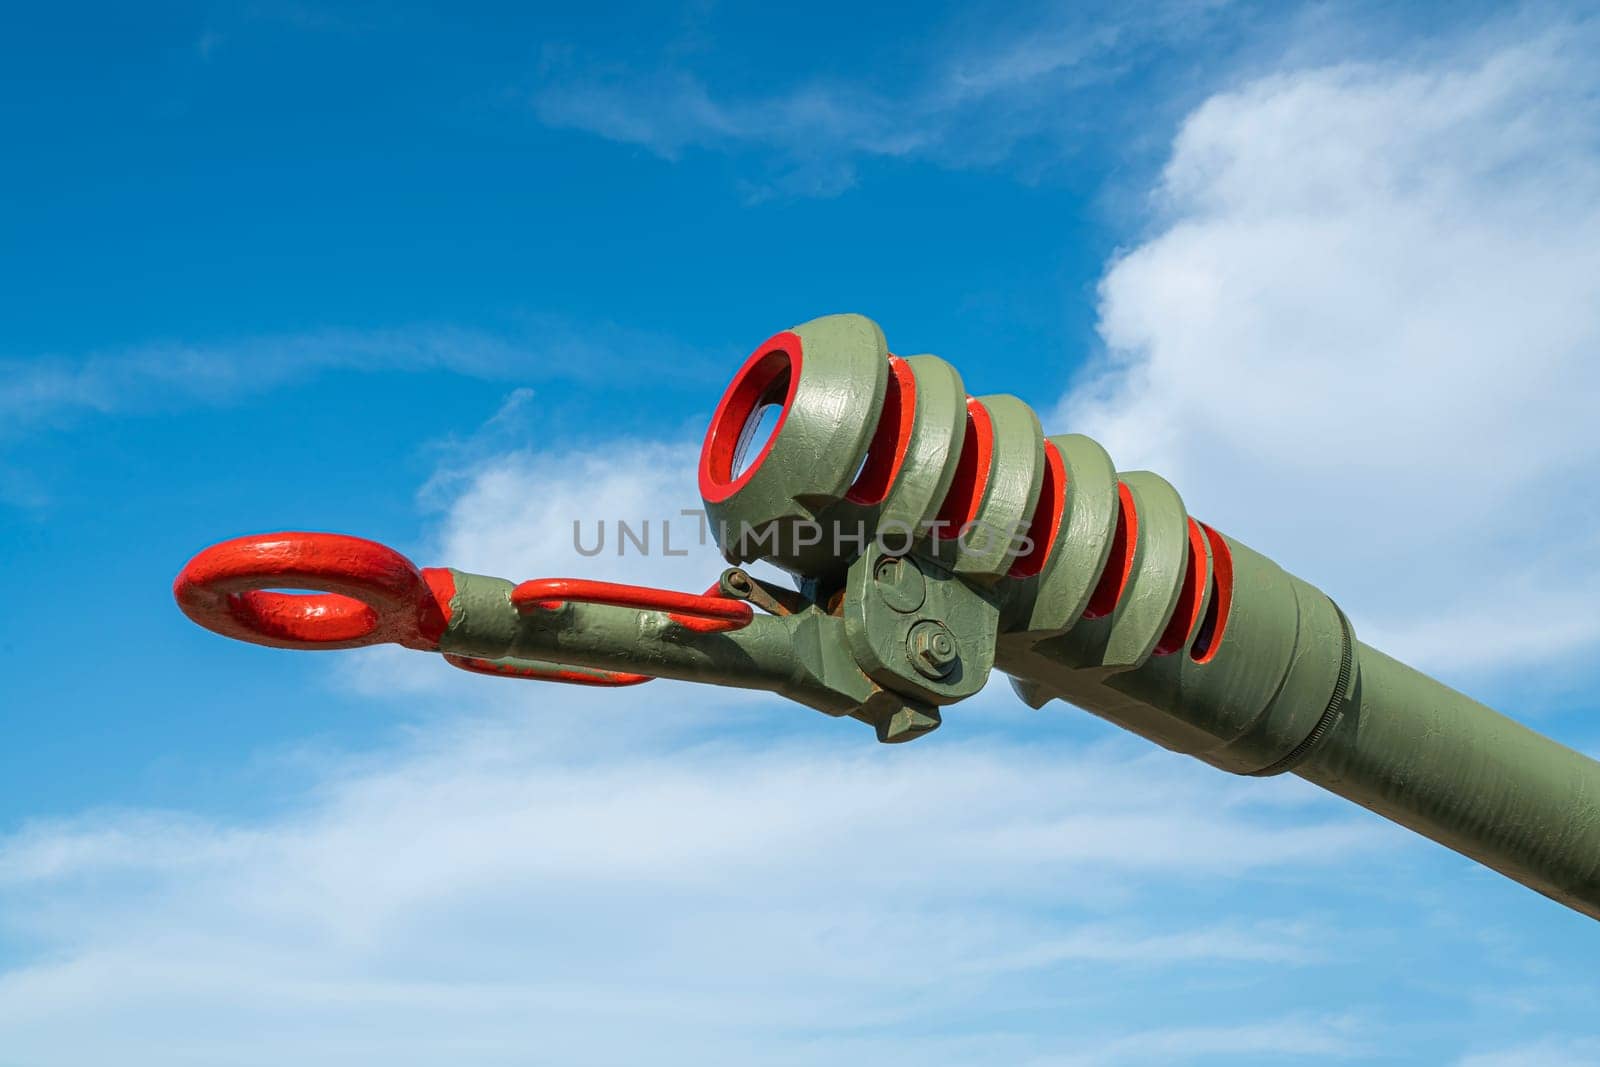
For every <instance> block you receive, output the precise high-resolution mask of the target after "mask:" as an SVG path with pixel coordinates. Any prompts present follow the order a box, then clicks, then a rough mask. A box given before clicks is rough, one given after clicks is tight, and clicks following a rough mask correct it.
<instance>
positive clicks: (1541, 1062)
mask: <svg viewBox="0 0 1600 1067" xmlns="http://www.w3.org/2000/svg"><path fill="white" fill-rule="evenodd" d="M1456 1063H1457V1067H1600V1040H1596V1039H1593V1038H1576V1039H1562V1038H1550V1039H1548V1040H1545V1041H1535V1042H1530V1043H1528V1044H1524V1045H1513V1046H1511V1047H1508V1048H1503V1049H1497V1050H1495V1051H1493V1052H1478V1053H1473V1054H1472V1055H1469V1056H1463V1057H1462V1058H1461V1059H1459V1060H1457V1061H1456Z"/></svg>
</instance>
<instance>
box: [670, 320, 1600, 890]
mask: <svg viewBox="0 0 1600 1067" xmlns="http://www.w3.org/2000/svg"><path fill="white" fill-rule="evenodd" d="M763 408H777V409H778V418H777V419H776V425H777V428H776V430H775V431H774V432H773V433H772V434H771V435H770V437H769V438H768V439H767V440H766V441H765V442H761V441H756V440H754V439H753V434H752V427H753V426H755V425H756V423H757V422H758V421H759V419H760V416H761V415H762V414H763V410H762V409H763ZM767 414H769V415H770V412H768V413H767ZM767 421H772V420H770V419H768V420H767ZM752 456H753V458H751V457H752ZM700 485H701V491H702V495H703V496H704V497H705V500H706V505H707V510H708V513H709V514H710V515H711V517H712V518H713V519H714V520H716V523H717V525H716V527H715V528H716V529H717V531H718V538H719V542H720V544H721V545H722V547H723V549H724V554H725V555H727V557H728V558H729V559H730V561H733V562H747V561H749V560H751V559H755V558H762V559H766V560H768V561H769V562H772V563H775V564H777V565H778V566H781V567H784V568H786V569H788V570H790V571H792V572H794V573H795V574H796V575H797V576H798V577H799V578H801V579H802V580H803V581H805V582H809V583H811V585H813V586H816V587H818V588H819V590H820V591H819V599H825V598H826V596H827V594H828V590H829V589H830V588H832V587H835V586H843V587H844V588H845V589H846V590H847V592H848V595H847V596H846V598H845V602H846V607H845V613H846V624H847V630H850V629H851V624H852V622H853V621H857V620H856V617H855V616H852V614H851V612H852V611H853V610H854V611H858V612H861V613H862V618H864V619H865V620H866V621H865V622H859V621H858V622H857V625H856V626H855V628H854V631H853V639H855V640H856V641H857V643H858V646H860V645H861V643H862V642H863V641H864V640H865V637H864V636H863V634H867V633H876V632H877V631H879V630H882V629H884V628H885V627H886V626H888V624H887V623H885V622H884V619H885V618H891V617H894V616H895V614H896V612H898V614H899V615H900V617H902V618H903V620H904V623H905V624H906V625H908V626H915V625H917V624H918V622H919V621H922V619H921V617H922V616H931V617H934V618H937V619H939V620H940V621H941V622H943V623H947V624H948V625H949V626H950V627H951V631H952V633H953V634H955V636H956V638H957V640H958V644H959V654H960V657H961V661H962V663H963V664H964V665H965V666H966V668H967V673H968V674H969V675H974V674H982V673H985V672H986V671H987V670H988V668H989V667H990V666H991V665H993V666H995V667H998V668H999V669H1000V670H1002V671H1004V672H1006V673H1007V674H1009V675H1011V677H1012V682H1013V686H1014V688H1016V690H1017V692H1018V694H1019V695H1020V696H1022V698H1023V699H1024V700H1026V701H1027V702H1028V703H1030V704H1031V705H1033V706H1035V707H1039V706H1042V705H1043V704H1045V703H1046V702H1048V701H1050V700H1052V699H1057V698H1059V699H1062V700H1065V701H1067V702H1069V703H1072V704H1076V705H1078V706H1080V707H1082V708H1085V709H1087V710H1089V711H1091V712H1093V713H1095V714H1097V715H1100V716H1102V717H1104V718H1106V719H1108V720H1110V721H1112V722H1114V723H1117V724H1118V725H1120V726H1123V727H1125V728H1127V729H1129V730H1132V731H1134V732H1136V733H1139V734H1141V735H1143V736H1145V737H1147V738H1150V739H1151V740H1154V741H1156V742H1157V743H1159V744H1161V745H1164V746H1166V747H1167V748H1170V749H1174V750H1176V751H1179V752H1184V753H1187V754H1190V755H1193V756H1195V757H1197V758H1199V759H1202V760H1204V761H1206V762H1208V763H1210V764H1212V765H1213V766H1216V767H1219V768H1222V769H1224V770H1228V771H1231V772H1233V773H1236V774H1244V775H1255V776H1270V775H1276V774H1282V773H1287V772H1292V773H1295V774H1298V775H1300V776H1301V777H1302V778H1305V779H1306V780H1308V781H1311V782H1314V783H1316V784H1317V785H1319V786H1322V787H1323V788H1325V789H1328V790H1330V791H1332V792H1334V793H1337V794H1338V795H1340V796H1343V797H1346V798H1347V799H1349V800H1352V801H1355V802H1356V803H1358V804H1360V805H1362V806H1364V807H1366V808H1369V809H1370V810H1372V811H1374V812H1377V813H1378V814H1380V815H1382V816H1384V817H1386V818H1388V819H1391V820H1393V821H1395V822H1397V823H1400V824H1401V825H1403V826H1406V827H1409V828H1410V829H1412V830H1414V831H1416V832H1417V833H1420V834H1422V835H1424V836H1426V837H1429V838H1432V839H1433V840H1435V841H1437V842H1439V843H1440V844H1443V845H1445V846H1447V847H1449V848H1452V849H1454V850H1456V851H1458V852H1460V853H1462V854H1464V855H1466V856H1469V857H1471V858H1472V859H1474V860H1477V861H1478V862H1480V863H1483V864H1485V865H1487V866H1489V867H1492V868H1493V869H1495V870H1497V871H1500V872H1501V873H1502V874H1505V875H1506V876H1508V877H1510V878H1513V879H1515V880H1516V881H1518V882H1521V883H1523V884H1524V885H1527V886H1529V887H1531V888H1533V889H1536V890H1538V891H1539V892H1541V893H1543V894H1545V895H1547V896H1549V897H1551V898H1553V899H1555V900H1557V901H1560V902H1561V903H1563V904H1565V905H1567V906H1569V907H1572V908H1575V909H1577V910H1579V911H1581V912H1583V913H1585V914H1588V915H1590V916H1593V917H1596V918H1600V763H1597V762H1595V761H1594V760H1592V759H1590V758H1588V757H1587V756H1584V755H1581V754H1580V753H1578V752H1575V751H1573V750H1572V749H1570V748H1567V747H1565V746H1563V745H1561V744H1558V743H1557V742H1555V741H1552V740H1550V739H1548V738H1546V737H1543V736H1541V735H1539V734H1537V733H1535V732H1533V731H1532V730H1529V729H1527V728H1526V727H1524V726H1522V725H1520V724H1518V723H1516V722H1513V721H1512V720H1510V719H1508V718H1506V717H1504V716H1502V715H1500V714H1499V713H1497V712H1495V711H1492V710H1491V709H1489V708H1487V707H1485V706H1484V705H1482V704H1480V703H1478V702H1476V701H1474V700H1472V699H1470V698H1468V697H1466V696H1464V695H1462V694H1461V693H1458V692H1456V691H1455V690H1453V689H1450V688H1448V687H1447V686H1444V685H1442V684H1440V683H1439V682H1437V681H1435V680H1433V679H1432V678H1429V677H1427V676H1426V675H1424V674H1422V673H1420V672H1418V671H1416V670H1414V669H1412V668H1411V667H1408V666H1406V665H1404V664H1402V663H1399V662H1397V661H1396V660H1394V659H1391V658H1390V657H1389V656H1386V655H1384V654H1383V653H1382V652H1379V651H1377V650H1376V649H1373V648H1370V647H1368V646H1367V645H1365V644H1362V643H1361V642H1360V641H1358V640H1357V639H1356V636H1355V633H1354V631H1353V628H1352V627H1351V625H1350V623H1349V621H1348V619H1347V618H1346V617H1345V615H1344V613H1343V612H1342V611H1341V610H1340V609H1339V608H1338V607H1337V606H1336V605H1335V604H1334V602H1333V601H1332V600H1331V599H1330V598H1329V597H1328V596H1327V595H1326V594H1324V593H1323V592H1321V591H1320V590H1318V589H1316V588H1315V587H1313V586H1311V585H1310V584H1309V583H1307V582H1304V581H1302V580H1300V579H1299V578H1296V577H1294V576H1292V575H1290V574H1287V573H1286V572H1284V571H1283V570H1282V569H1281V568H1279V567H1278V566H1277V565H1276V564H1274V563H1273V562H1272V561H1271V560H1269V559H1267V558H1266V557H1264V556H1262V555H1260V554H1259V553H1256V552H1254V551H1252V550H1251V549H1250V548H1248V547H1247V546H1245V545H1244V544H1242V543H1240V542H1238V541H1236V540H1235V539H1233V538H1231V537H1228V536H1226V535H1223V534H1220V533H1218V532H1217V531H1216V530H1214V529H1212V528H1211V527H1209V526H1206V525H1205V524H1203V523H1199V522H1197V521H1196V520H1194V519H1192V518H1190V517H1189V515H1188V514H1187V512H1186V510H1185V509H1184V506H1183V502H1182V500H1181V499H1180V497H1179V495H1178V493H1177V491H1176V490H1175V489H1174V488H1173V487H1172V486H1171V485H1169V484H1168V483H1167V482H1166V481H1165V480H1163V479H1162V478H1160V477H1158V476H1157V475H1155V474H1151V473H1149V472H1145V471H1136V472H1120V473H1119V472H1117V471H1116V470H1115V468H1114V467H1113V466H1112V464H1111V461H1110V459H1109V458H1108V457H1107V455H1106V453H1105V451H1104V450H1103V449H1102V448H1101V447H1100V446H1099V445H1098V444H1096V443H1095V442H1093V441H1091V440H1089V439H1088V438H1086V437H1083V436H1081V435H1076V434H1068V435H1063V436H1057V437H1049V438H1046V437H1044V435H1043V434H1042V432H1041V430H1040V427H1039V422H1038V419H1037V417H1036V416H1035V415H1034V413H1033V412H1032V411H1031V410H1030V409H1029V408H1028V407H1027V405H1025V404H1024V403H1023V402H1022V401H1020V400H1018V399H1017V398H1015V397H1011V396H991V397H979V398H972V397H967V396H966V395H965V393H964V392H963V390H962V387H961V382H960V377H959V375H958V374H957V373H956V371H955V370H954V368H952V367H950V365H949V364H946V363H944V362H943V361H942V360H939V359H937V358H936V357H933V356H916V357H911V358H910V359H899V358H897V357H894V356H891V355H890V354H889V352H888V348H887V344H886V342H885V340H884V338H883V334H882V332H881V331H880V330H879V329H878V328H877V326H876V325H875V324H874V323H872V322H871V321H870V320H868V319H865V318H862V317H860V316H852V315H838V316H829V317H827V318H823V319H817V320H813V321H812V322H809V323H806V324H804V325H802V326H798V327H795V328H794V329H792V330H789V331H786V332H784V333H781V334H778V335H777V336H775V337H774V338H772V339H771V340H769V341H768V342H767V343H766V344H765V345H763V346H762V347H761V348H758V349H757V350H756V352H755V354H754V355H753V356H752V357H751V360H750V361H749V362H748V363H746V365H745V367H744V368H743V369H742V370H741V371H740V372H739V374H738V376H737V377H736V378H735V380H734V382H733V384H732V385H730V386H729V388H728V391H727V393H726V394H725V395H724V397H723V401H722V403H721V405H719V407H718V409H717V413H716V415H715V416H714V417H713V420H712V425H711V427H710V429H709V431H708V433H707V436H706V443H705V448H704V450H703V453H702V457H701V466H700ZM891 526H893V530H892V531H890V527H891ZM907 527H909V528H910V529H911V530H912V533H911V534H910V535H909V536H906V535H904V534H903V529H904V528H907ZM808 528H809V529H808ZM803 529H808V532H807V533H806V534H805V535H804V536H802V535H801V534H800V532H799V531H801V530H803ZM896 539H898V540H899V541H900V542H901V543H900V544H898V545H894V546H891V547H889V548H887V549H886V548H885V547H884V544H885V542H888V541H892V540H896ZM841 543H844V544H857V545H860V544H866V545H867V547H866V548H865V549H864V550H863V551H862V552H860V553H859V554H855V553H852V552H850V551H840V550H839V545H840V544H841ZM884 558H893V559H896V560H897V561H898V562H897V563H895V565H894V574H895V575H896V577H895V578H894V579H893V582H894V584H892V585H891V586H889V587H887V588H885V589H877V590H876V591H875V588H874V587H875V584H879V583H875V580H874V574H875V573H876V572H877V571H881V570H882V568H883V563H882V560H883V559H884ZM907 567H910V568H913V569H915V570H916V571H918V572H919V573H920V575H921V579H920V581H921V585H920V586H919V588H922V587H926V588H927V589H929V590H932V589H934V588H936V587H937V588H939V589H942V590H943V591H944V595H943V597H942V598H941V600H940V601H939V605H940V606H939V608H938V610H937V611H933V610H932V609H930V608H929V607H927V606H925V605H922V604H921V603H920V602H919V604H918V605H917V606H914V607H912V608H910V609H908V610H902V609H903V607H904V605H903V603H902V604H901V605H900V607H895V606H894V604H891V607H894V610H893V611H880V612H878V613H877V615H876V616H874V615H873V612H872V608H873V606H874V605H876V604H877V603H878V601H880V600H882V601H896V599H897V598H899V600H900V601H904V597H901V596H900V592H899V590H900V588H901V587H902V586H903V585H904V584H905V570H906V568H907ZM930 600H931V594H930ZM853 601H860V602H861V604H863V605H865V607H863V608H859V609H852V608H851V607H850V606H849V605H850V604H851V603H852V602H853ZM880 644H881V643H880ZM986 645H987V646H988V647H986ZM858 658H861V657H860V656H858ZM867 669H868V673H869V674H872V675H873V677H874V678H875V680H877V681H879V682H881V683H882V684H885V685H889V686H891V687H896V688H899V689H900V690H901V691H903V692H906V693H908V694H914V695H917V696H919V697H920V698H922V699H925V700H928V701H929V702H931V703H949V702H951V701H953V700H954V699H958V698H959V696H958V695H956V694H954V693H952V692H950V691H949V687H948V686H945V687H943V688H941V685H940V684H939V683H938V682H930V681H929V680H928V679H926V678H920V679H919V678H917V677H916V676H915V675H914V674H913V673H912V672H910V671H907V670H905V669H904V667H903V665H899V664H890V663H887V662H886V661H885V662H883V663H878V662H874V663H873V664H872V665H870V666H868V668H867ZM969 688H970V687H969Z"/></svg>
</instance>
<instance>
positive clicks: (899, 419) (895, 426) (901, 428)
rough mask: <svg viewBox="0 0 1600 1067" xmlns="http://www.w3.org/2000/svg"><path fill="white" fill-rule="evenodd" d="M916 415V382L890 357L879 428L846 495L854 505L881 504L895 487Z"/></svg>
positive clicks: (902, 362) (907, 368) (897, 359)
mask: <svg viewBox="0 0 1600 1067" xmlns="http://www.w3.org/2000/svg"><path fill="white" fill-rule="evenodd" d="M916 414H917V380H916V376H915V375H914V374H912V372H911V365H910V364H909V363H907V362H906V361H905V360H903V359H901V358H900V357H899V356H890V357H889V384H888V388H887V390H886V391H885V392H884V395H883V410H882V412H880V413H879V415H878V428H877V429H876V430H874V431H873V433H872V442H871V443H870V444H868V445H867V458H866V462H865V463H863V464H862V466H861V473H859V474H857V475H856V480H855V482H854V483H853V484H852V485H851V486H850V488H849V490H848V491H847V492H846V493H845V497H846V499H848V500H850V501H852V502H853V503H856V504H881V503H883V500H884V498H885V497H887V496H888V495H889V490H890V489H892V488H893V487H894V481H895V479H896V478H898V477H899V476H900V468H901V467H902V466H903V465H904V464H905V461H906V453H907V452H908V451H910V449H911V426H912V424H913V423H914V422H915V421H916Z"/></svg>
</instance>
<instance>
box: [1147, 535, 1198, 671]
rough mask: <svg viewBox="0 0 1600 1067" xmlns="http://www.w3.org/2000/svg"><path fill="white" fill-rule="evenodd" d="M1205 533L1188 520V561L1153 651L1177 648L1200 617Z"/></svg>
mask: <svg viewBox="0 0 1600 1067" xmlns="http://www.w3.org/2000/svg"><path fill="white" fill-rule="evenodd" d="M1205 561H1206V535H1205V533H1204V532H1203V531H1201V529H1200V524H1199V523H1198V522H1195V521H1194V520H1193V519H1190V520H1189V562H1188V564H1187V565H1186V566H1185V567H1184V571H1183V589H1182V590H1181V591H1180V592H1179V593H1178V606H1177V607H1175V608H1173V609H1172V621H1171V622H1169V623H1167V628H1166V629H1165V630H1164V631H1162V634H1161V640H1159V641H1157V642H1156V651H1155V654H1156V655H1158V656H1167V655H1171V654H1172V653H1174V652H1176V651H1178V650H1179V649H1181V648H1182V647H1183V646H1184V644H1185V643H1186V642H1187V641H1188V640H1189V635H1190V634H1192V633H1194V632H1195V629H1194V628H1195V624H1196V623H1198V622H1199V621H1200V606H1201V605H1202V604H1204V603H1205V598H1204V597H1203V596H1202V595H1201V594H1202V593H1204V592H1205V587H1206V582H1207V581H1209V580H1210V577H1211V576H1210V575H1209V574H1207V573H1206V571H1205Z"/></svg>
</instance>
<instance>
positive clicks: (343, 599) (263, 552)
mask: <svg viewBox="0 0 1600 1067" xmlns="http://www.w3.org/2000/svg"><path fill="white" fill-rule="evenodd" d="M453 586H454V583H453V582H452V581H451V580H450V577H449V573H448V572H446V571H442V570H432V569H430V571H429V572H428V573H427V574H426V575H424V573H423V572H421V571H419V570H418V569H417V568H416V565H415V564H413V563H412V562H411V561H410V560H409V559H407V558H406V557H404V556H402V555H401V554H400V553H398V552H396V551H395V550H394V549H392V548H389V547H387V546H385V545H380V544H378V543H377V542H376V541H367V540H364V539H362V538H359V537H347V536H345V535H343V534H327V533H274V534H257V535H254V536H251V537H239V538H235V539H234V540H232V541H223V542H222V543H220V544H216V545H212V546H211V547H210V548H207V549H205V550H204V551H202V552H200V553H199V554H198V555H196V556H195V557H194V558H193V559H191V560H190V561H189V563H188V565H187V566H185V567H184V568H183V570H182V572H180V573H179V575H178V577H177V580H176V581H174V582H173V584H172V595H173V597H175V598H176V599H177V601H178V607H179V608H181V609H182V610H183V613H184V614H185V615H187V616H189V618H190V619H192V620H193V621H194V622H196V623H198V624H199V625H201V626H204V627H205V628H206V629H208V630H211V631H213V632H214V633H219V634H222V635H223V636H224V637H232V638H234V639H235V640H239V641H248V642H250V643H251V644H256V645H267V646H269V647H272V648H297V649H334V648H361V647H364V646H366V645H379V644H384V643H387V642H393V643H395V644H400V645H404V646H406V647H407V648H416V649H423V650H426V651H435V650H437V649H438V647H439V637H440V635H442V634H443V633H444V628H445V624H446V623H447V621H448V619H449V599H450V596H451V595H452V591H453ZM285 588H287V589H312V590H318V592H315V593H310V594H306V593H279V592H268V591H267V590H276V589H285Z"/></svg>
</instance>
